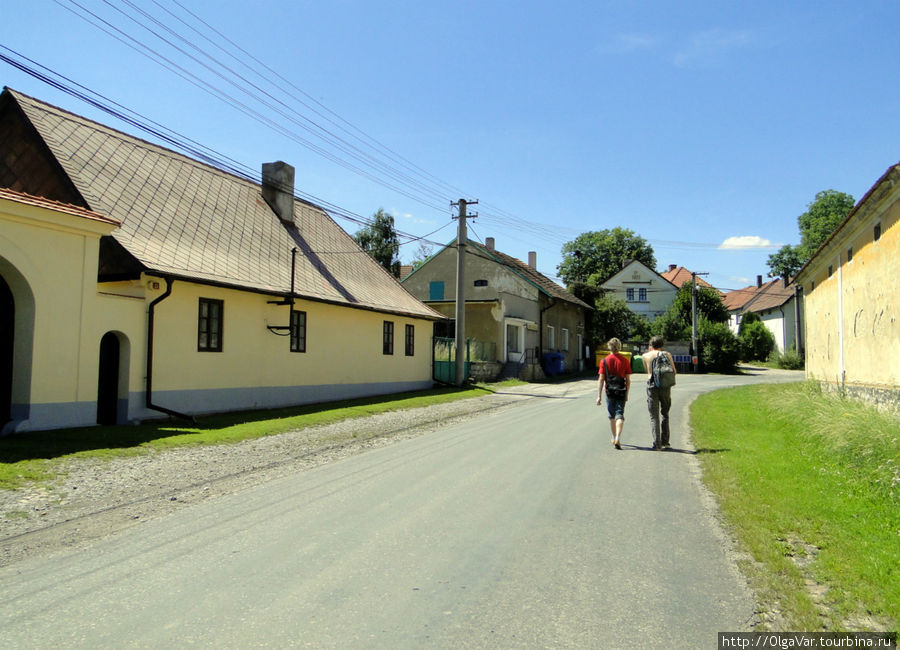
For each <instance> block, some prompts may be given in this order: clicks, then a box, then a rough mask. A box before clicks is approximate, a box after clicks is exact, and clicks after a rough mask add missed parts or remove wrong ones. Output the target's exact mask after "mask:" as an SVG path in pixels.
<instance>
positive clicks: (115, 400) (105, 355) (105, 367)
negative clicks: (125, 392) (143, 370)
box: [97, 332, 121, 424]
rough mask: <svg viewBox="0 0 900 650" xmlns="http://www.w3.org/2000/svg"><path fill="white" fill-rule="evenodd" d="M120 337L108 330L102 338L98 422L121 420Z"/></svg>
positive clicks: (105, 422)
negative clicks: (119, 414)
mask: <svg viewBox="0 0 900 650" xmlns="http://www.w3.org/2000/svg"><path fill="white" fill-rule="evenodd" d="M120 358H121V350H120V347H119V337H118V336H116V334H115V333H114V332H107V333H106V334H104V335H103V338H102V339H100V372H99V375H98V380H97V424H116V423H117V422H118V420H119V416H118V413H119V366H120V363H119V362H120Z"/></svg>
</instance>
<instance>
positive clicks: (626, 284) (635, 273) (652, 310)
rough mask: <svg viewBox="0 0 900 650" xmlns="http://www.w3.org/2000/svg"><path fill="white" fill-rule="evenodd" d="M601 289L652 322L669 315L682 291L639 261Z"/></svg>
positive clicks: (623, 269)
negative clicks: (670, 307)
mask: <svg viewBox="0 0 900 650" xmlns="http://www.w3.org/2000/svg"><path fill="white" fill-rule="evenodd" d="M600 287H601V288H602V289H605V290H606V291H608V292H610V293H611V294H612V295H613V296H615V297H616V298H618V299H619V300H623V301H625V304H626V305H628V309H630V310H631V311H633V312H634V313H635V314H638V315H639V316H644V317H645V318H647V319H648V320H651V321H652V320H653V319H654V318H656V317H657V316H661V315H662V314H664V313H665V311H666V310H667V309H668V308H669V306H670V305H671V304H672V302H673V301H674V300H675V294H677V293H678V287H676V286H675V285H673V284H672V283H671V282H669V281H668V280H667V279H666V278H664V277H663V276H662V275H660V274H659V273H657V272H656V271H654V270H653V269H651V268H649V267H648V266H646V265H644V264H643V263H642V262H639V261H638V260H630V261H629V262H627V263H626V264H625V266H624V267H623V268H622V270H621V271H619V272H618V273H616V274H615V275H614V276H612V277H611V278H610V279H609V280H607V281H606V282H604V283H603V284H601V285H600Z"/></svg>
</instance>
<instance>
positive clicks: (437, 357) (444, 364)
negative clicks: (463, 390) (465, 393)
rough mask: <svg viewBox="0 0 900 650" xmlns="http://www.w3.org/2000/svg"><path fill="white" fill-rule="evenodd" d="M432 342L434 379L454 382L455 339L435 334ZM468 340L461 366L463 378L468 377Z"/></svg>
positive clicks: (432, 374) (444, 382)
mask: <svg viewBox="0 0 900 650" xmlns="http://www.w3.org/2000/svg"><path fill="white" fill-rule="evenodd" d="M433 341H434V342H433V344H432V357H431V358H432V359H433V362H432V363H433V369H432V371H431V376H432V379H434V381H437V382H440V383H442V384H456V357H457V355H456V339H450V338H442V337H437V336H435V337H434V339H433ZM469 356H470V355H469V340H468V339H466V360H465V362H464V363H465V367H464V368H463V371H464V375H463V376H464V377H465V379H468V378H469V363H470V362H469Z"/></svg>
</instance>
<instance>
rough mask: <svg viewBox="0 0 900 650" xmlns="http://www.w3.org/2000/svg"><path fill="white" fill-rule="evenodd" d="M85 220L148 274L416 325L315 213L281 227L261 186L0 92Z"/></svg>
mask: <svg viewBox="0 0 900 650" xmlns="http://www.w3.org/2000/svg"><path fill="white" fill-rule="evenodd" d="M7 92H10V93H11V95H12V96H13V97H14V98H15V100H16V101H17V102H18V103H19V105H20V106H21V108H22V110H23V111H24V112H25V114H26V116H27V117H28V119H29V120H30V121H31V123H32V124H33V125H34V127H35V129H37V131H38V133H39V134H40V136H41V138H42V139H43V140H44V142H45V143H46V144H47V146H48V147H49V149H50V151H51V152H52V154H53V156H54V157H55V158H56V159H57V161H58V162H59V163H60V165H61V166H62V167H63V169H64V170H65V172H66V174H67V175H68V176H69V178H70V179H71V181H72V183H73V184H74V185H75V187H76V188H77V190H78V191H79V192H80V193H81V195H82V196H83V197H84V199H85V201H86V202H87V204H88V206H89V207H90V209H91V210H95V211H98V212H101V213H103V214H106V215H110V216H111V217H113V218H115V219H118V220H119V221H120V222H121V224H122V225H121V228H119V229H117V230H116V231H115V232H114V233H113V237H114V238H115V239H116V240H117V241H118V242H119V243H120V244H121V245H122V246H123V247H124V248H125V249H126V250H127V251H128V252H129V253H131V255H133V256H134V257H135V258H136V259H137V260H138V261H139V262H140V263H141V264H143V266H144V267H145V268H146V269H147V270H148V271H150V272H156V273H159V274H168V275H172V276H177V277H182V278H187V279H191V280H196V281H200V282H211V283H217V284H225V285H228V286H235V287H238V288H243V289H250V290H256V291H263V292H273V293H287V292H289V291H290V287H291V278H290V275H291V273H290V270H291V249H293V248H295V247H296V248H298V249H299V251H300V254H298V255H297V270H296V274H295V294H296V295H298V296H300V297H305V298H310V299H314V300H323V301H327V302H333V303H338V304H345V305H352V306H354V307H361V308H367V309H374V310H377V311H387V312H392V313H400V314H409V315H415V316H422V317H425V318H440V315H439V314H438V313H437V312H435V311H434V310H432V309H431V308H430V307H428V306H426V305H424V304H423V303H421V302H420V301H419V300H417V299H416V298H415V297H413V296H412V295H411V294H410V293H409V292H408V291H407V290H406V289H404V288H403V287H402V286H401V285H400V283H399V282H397V280H396V279H395V278H393V277H392V276H391V275H390V274H389V273H388V272H387V271H385V270H384V269H383V268H382V267H381V266H380V265H379V264H377V263H376V262H375V261H374V260H373V259H372V258H371V257H369V256H368V255H367V254H366V253H365V252H364V251H363V250H362V249H361V248H359V246H357V244H356V242H355V241H354V240H353V238H352V237H350V236H349V235H348V234H347V233H346V232H345V231H344V230H343V229H341V227H340V226H338V225H337V223H335V222H334V220H333V219H332V218H331V217H330V216H329V215H328V214H327V213H326V212H325V210H324V209H322V208H321V207H319V206H316V205H313V204H311V203H307V202H304V201H301V200H298V199H295V201H294V223H295V224H296V225H287V226H286V225H284V224H283V223H282V222H281V221H280V220H279V218H278V217H277V216H276V215H275V213H274V212H273V211H272V210H271V209H270V208H269V206H268V204H267V203H266V201H265V200H264V199H263V198H262V195H261V189H260V185H259V184H257V183H255V182H252V181H249V180H246V179H244V178H240V177H238V176H234V175H231V174H228V173H226V172H224V171H222V170H220V169H217V168H215V167H212V166H210V165H207V164H204V163H201V162H198V161H196V160H193V159H191V158H188V157H186V156H183V155H181V154H179V153H176V152H174V151H171V150H168V149H165V148H163V147H159V146H157V145H154V144H151V143H149V142H146V141H144V140H141V139H139V138H136V137H133V136H130V135H128V134H125V133H122V132H120V131H116V130H114V129H112V128H109V127H107V126H104V125H102V124H98V123H96V122H93V121H91V120H88V119H86V118H83V117H80V116H78V115H74V114H72V113H69V112H67V111H64V110H62V109H59V108H57V107H54V106H51V105H49V104H46V103H43V102H41V101H39V100H36V99H33V98H31V97H28V96H26V95H23V94H21V93H18V92H15V91H11V90H8V91H7Z"/></svg>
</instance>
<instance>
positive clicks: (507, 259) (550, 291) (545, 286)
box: [454, 242, 593, 310]
mask: <svg viewBox="0 0 900 650" xmlns="http://www.w3.org/2000/svg"><path fill="white" fill-rule="evenodd" d="M454 245H455V244H454ZM469 245H470V246H472V245H474V246H476V247H478V249H479V250H480V251H481V252H482V254H486V255H489V256H491V257H493V258H495V259H496V260H497V261H498V262H500V263H501V264H503V265H504V266H507V267H509V268H510V269H512V270H513V271H515V272H516V273H518V274H519V275H522V276H524V277H525V278H526V279H527V280H528V281H530V282H531V283H533V284H535V285H537V287H538V288H539V289H540V290H541V291H543V292H544V293H546V294H547V295H549V296H552V297H553V298H558V299H559V300H565V301H566V302H571V303H573V304H576V305H578V306H579V307H584V308H585V309H590V310H593V307H591V306H590V305H589V304H587V303H586V302H584V301H583V300H580V299H579V298H576V297H575V296H574V295H572V294H571V293H569V292H568V291H566V290H565V289H563V288H562V287H561V286H559V285H558V284H556V283H555V282H554V281H553V280H551V279H550V278H548V277H547V276H546V275H544V274H543V273H540V272H539V271H538V270H537V269H533V268H531V267H530V266H528V265H527V264H526V263H525V262H523V261H522V260H519V259H516V258H515V257H511V256H509V255H507V254H505V253H501V252H500V251H498V250H496V249H489V248H486V247H483V246H481V245H479V244H476V243H475V242H469Z"/></svg>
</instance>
